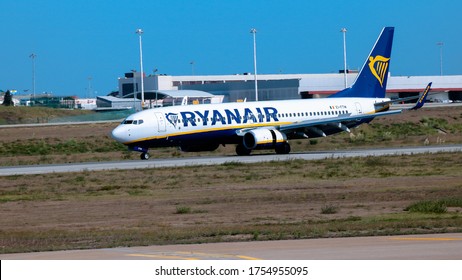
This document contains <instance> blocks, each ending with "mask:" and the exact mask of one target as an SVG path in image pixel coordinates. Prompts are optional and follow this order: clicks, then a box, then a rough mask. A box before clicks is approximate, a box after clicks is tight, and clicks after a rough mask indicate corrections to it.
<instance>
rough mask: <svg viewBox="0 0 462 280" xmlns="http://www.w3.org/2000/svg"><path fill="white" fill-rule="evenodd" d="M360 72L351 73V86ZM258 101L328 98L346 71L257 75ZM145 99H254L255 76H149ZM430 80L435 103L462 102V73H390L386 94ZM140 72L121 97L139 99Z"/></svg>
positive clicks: (401, 93) (402, 93)
mask: <svg viewBox="0 0 462 280" xmlns="http://www.w3.org/2000/svg"><path fill="white" fill-rule="evenodd" d="M357 75H358V73H348V74H347V75H346V76H347V85H348V86H350V85H352V84H353V82H354V81H355V79H356V76H357ZM257 77H258V83H257V84H258V100H259V101H264V100H284V99H300V98H303V99H305V98H320V97H327V96H329V95H330V94H332V93H335V92H337V91H340V90H342V89H344V88H345V82H344V78H345V76H344V74H343V73H333V74H275V75H258V76H257ZM143 82H144V91H145V99H146V100H152V99H155V96H157V97H159V96H160V95H159V94H157V95H155V93H156V92H158V93H159V92H161V91H175V90H180V91H181V90H194V91H202V92H206V93H209V94H213V95H218V96H223V102H235V101H244V100H246V101H254V100H255V81H254V75H253V74H249V73H244V74H240V75H210V76H169V75H150V76H145V77H144V79H143ZM429 82H433V85H432V92H434V93H438V94H434V95H432V96H431V98H430V101H434V102H453V101H454V102H460V101H462V75H452V76H391V75H390V76H389V78H388V85H387V95H388V97H390V98H398V97H408V96H413V95H418V94H419V93H420V92H421V91H423V89H424V88H425V87H426V85H427V84H428V83H429ZM140 89H141V75H140V74H139V73H137V72H135V73H133V72H131V73H126V74H125V76H124V77H122V78H119V92H118V96H117V97H119V98H124V97H125V98H127V97H128V98H130V97H131V98H133V92H136V93H137V97H138V98H140V93H139V92H140Z"/></svg>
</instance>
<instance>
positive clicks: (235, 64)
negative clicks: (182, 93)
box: [0, 0, 462, 96]
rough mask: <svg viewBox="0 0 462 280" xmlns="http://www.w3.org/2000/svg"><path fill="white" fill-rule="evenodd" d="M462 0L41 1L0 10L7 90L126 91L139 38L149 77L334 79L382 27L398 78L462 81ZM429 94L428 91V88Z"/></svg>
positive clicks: (21, 1)
mask: <svg viewBox="0 0 462 280" xmlns="http://www.w3.org/2000/svg"><path fill="white" fill-rule="evenodd" d="M461 11H462V1H456V0H440V1H428V0H420V1H406V0H388V1H371V0H367V1H364V0H354V1H353V0H351V1H332V0H320V1H317V0H311V1H308V0H292V1H289V0H285V1H275V0H273V1H271V0H266V1H265V0H252V1H244V0H235V1H218V0H215V1H211V0H209V1H207V0H191V1H188V0H183V1H181V0H168V1H167V0H164V1H158V0H150V1H139V0H134V1H133V0H132V1H96V0H80V1H79V0H75V1H62V0H42V1H26V0H15V1H1V2H0V34H1V37H0V38H1V39H2V40H1V47H0V89H4V90H6V89H17V90H18V92H19V93H22V92H23V91H24V90H26V89H28V90H29V92H31V91H32V59H31V58H29V56H30V54H32V53H35V54H36V55H37V57H36V59H35V62H36V92H38V93H39V92H52V93H54V94H57V95H79V96H86V94H87V88H88V82H89V79H88V78H89V77H91V87H92V88H93V90H94V91H95V92H96V94H97V95H106V94H107V93H109V92H110V91H112V90H117V78H118V77H122V76H123V75H124V73H125V72H129V71H130V70H131V69H137V70H138V71H139V44H138V35H137V34H136V33H135V30H136V29H137V28H142V29H143V30H144V34H143V37H142V38H143V64H144V70H145V72H146V73H147V74H151V73H153V70H154V69H158V73H161V74H170V75H190V74H191V73H192V67H191V64H190V62H191V61H194V72H195V74H197V75H216V74H236V73H243V72H253V41H252V35H251V34H250V29H251V28H253V27H254V28H256V29H257V30H258V32H257V56H258V59H257V60H258V72H259V73H261V74H274V73H334V72H337V71H338V70H339V69H342V68H343V37H342V33H341V32H340V29H341V28H342V27H346V28H347V29H348V32H347V60H348V66H349V68H350V69H357V68H360V67H361V65H362V63H363V62H364V59H365V58H366V56H367V54H368V53H369V51H370V48H371V47H372V45H373V44H374V42H375V40H376V39H377V36H378V34H379V33H380V31H381V29H382V27H384V26H395V28H396V29H395V39H394V45H393V51H392V61H391V65H390V71H391V73H392V75H394V76H397V75H439V73H440V47H439V46H437V44H436V43H437V42H444V47H443V71H444V74H447V75H458V74H462V31H461V30H462V29H461V27H462V25H461V23H460V17H461V15H460V13H461ZM423 86H424V85H423Z"/></svg>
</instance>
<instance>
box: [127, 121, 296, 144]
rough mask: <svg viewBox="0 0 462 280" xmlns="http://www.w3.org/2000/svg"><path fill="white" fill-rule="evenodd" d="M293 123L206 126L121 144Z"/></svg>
mask: <svg viewBox="0 0 462 280" xmlns="http://www.w3.org/2000/svg"><path fill="white" fill-rule="evenodd" d="M293 123H294V122H271V123H255V124H248V125H231V126H221V127H217V128H207V129H205V128H204V129H195V130H189V131H184V132H176V133H169V134H163V135H158V136H152V137H145V138H139V139H136V140H133V141H129V142H124V143H123V144H124V145H130V144H133V143H137V142H144V141H149V140H157V139H164V138H169V137H175V136H183V135H190V134H198V133H206V132H215V131H224V130H233V129H243V128H256V127H265V126H281V125H286V124H293Z"/></svg>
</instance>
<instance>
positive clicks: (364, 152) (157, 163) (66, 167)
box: [0, 145, 462, 176]
mask: <svg viewBox="0 0 462 280" xmlns="http://www.w3.org/2000/svg"><path fill="white" fill-rule="evenodd" d="M461 151H462V145H451V146H424V147H406V148H382V149H361V150H348V151H346V150H344V151H321V152H319V151H317V152H307V153H294V154H288V155H278V154H266V155H251V156H220V157H188V158H170V159H150V160H126V161H111V162H88V163H72V164H52V165H33V166H10V167H1V168H0V176H10V175H30V174H46V173H61V172H82V171H98V170H117V169H119V170H127V169H142V168H161V167H180V166H193V165H219V164H224V163H227V162H240V163H257V162H268V161H286V160H293V159H303V160H319V159H326V158H346V157H367V156H384V155H410V154H422V153H439V152H461Z"/></svg>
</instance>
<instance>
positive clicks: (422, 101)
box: [409, 82, 432, 110]
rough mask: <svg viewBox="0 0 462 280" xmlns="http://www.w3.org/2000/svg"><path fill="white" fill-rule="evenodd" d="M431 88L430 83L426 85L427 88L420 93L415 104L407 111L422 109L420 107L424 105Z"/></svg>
mask: <svg viewBox="0 0 462 280" xmlns="http://www.w3.org/2000/svg"><path fill="white" fill-rule="evenodd" d="M431 87H432V83H431V82H430V83H428V85H427V87H426V88H425V90H424V91H423V92H422V94H421V95H420V96H419V99H417V103H416V104H415V105H414V107H412V108H410V109H409V110H417V109H420V108H422V106H423V105H424V104H425V101H426V100H427V96H428V93H429V92H430V89H431Z"/></svg>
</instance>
